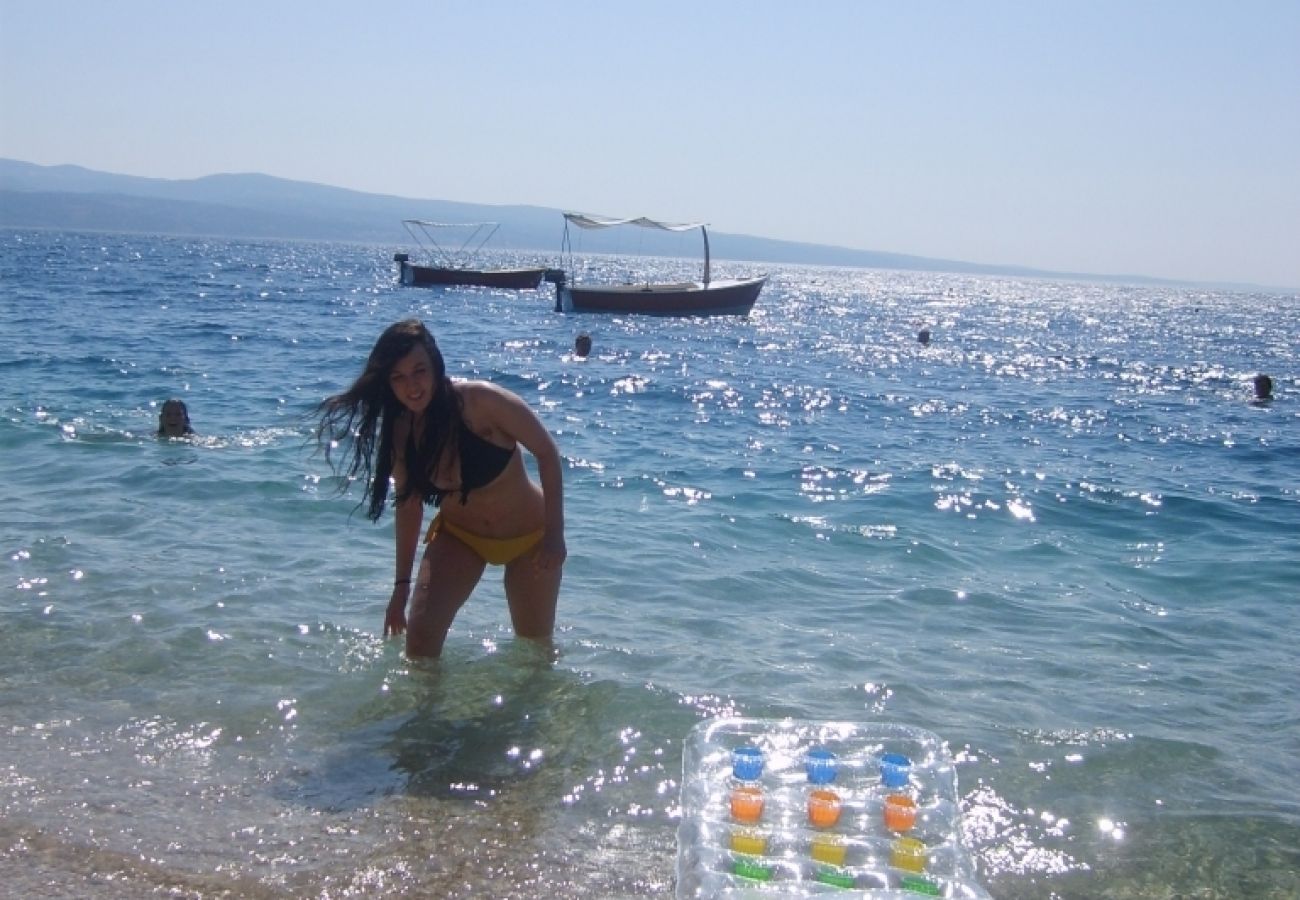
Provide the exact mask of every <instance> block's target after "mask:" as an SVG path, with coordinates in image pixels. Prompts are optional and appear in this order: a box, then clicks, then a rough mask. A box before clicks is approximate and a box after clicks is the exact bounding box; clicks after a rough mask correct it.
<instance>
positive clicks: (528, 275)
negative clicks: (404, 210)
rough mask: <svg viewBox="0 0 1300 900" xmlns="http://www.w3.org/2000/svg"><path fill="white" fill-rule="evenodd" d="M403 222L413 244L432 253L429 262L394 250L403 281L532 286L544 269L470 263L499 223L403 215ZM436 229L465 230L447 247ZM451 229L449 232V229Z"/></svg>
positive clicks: (427, 284) (423, 284)
mask: <svg viewBox="0 0 1300 900" xmlns="http://www.w3.org/2000/svg"><path fill="white" fill-rule="evenodd" d="M402 225H403V226H404V227H405V228H406V231H407V233H408V234H410V235H411V237H412V238H414V240H415V242H416V244H418V245H419V246H420V248H421V249H422V250H423V251H425V252H426V253H428V254H429V255H430V256H431V258H432V259H431V262H432V263H433V264H432V265H419V264H417V263H413V262H411V257H410V254H407V253H395V254H393V262H395V263H397V265H398V273H399V276H400V278H401V282H402V284H405V285H411V286H417V287H433V286H436V285H470V286H477V287H496V288H510V289H512V290H535V289H536V288H537V287H538V286H540V285H541V283H542V276H543V275H544V274H545V273H546V269H545V268H544V267H540V266H538V267H531V266H529V267H519V268H498V269H484V268H480V267H478V266H475V265H474V264H473V263H474V261H475V260H476V259H477V258H478V255H479V253H480V252H481V251H482V249H483V245H484V244H486V243H487V242H488V240H489V239H490V238H491V237H492V235H493V234H495V233H496V230H497V229H498V228H499V227H500V225H499V224H498V223H496V222H472V223H467V224H452V223H448V222H426V221H424V220H423V219H403V220H402ZM435 229H459V230H460V232H461V233H464V234H467V235H468V236H467V237H465V238H464V241H463V242H462V243H461V245H460V247H458V248H456V249H454V250H453V249H448V248H445V247H443V245H442V244H441V243H440V242H439V241H438V239H437V237H435ZM449 233H451V232H449Z"/></svg>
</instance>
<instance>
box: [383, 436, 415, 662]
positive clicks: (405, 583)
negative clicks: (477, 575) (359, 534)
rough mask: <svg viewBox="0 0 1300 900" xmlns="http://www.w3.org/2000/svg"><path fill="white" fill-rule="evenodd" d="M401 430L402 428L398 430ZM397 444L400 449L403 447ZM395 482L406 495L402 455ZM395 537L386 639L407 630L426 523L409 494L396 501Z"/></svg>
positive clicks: (386, 611) (396, 464)
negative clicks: (414, 567) (418, 551)
mask: <svg viewBox="0 0 1300 900" xmlns="http://www.w3.org/2000/svg"><path fill="white" fill-rule="evenodd" d="M399 430H400V429H399ZM403 443H404V442H402V443H398V446H399V447H400V446H403ZM393 481H394V482H395V483H396V485H395V486H396V488H397V496H398V497H401V496H402V495H403V494H405V493H406V464H405V461H404V460H403V459H402V457H401V454H400V453H399V454H398V456H397V459H395V460H394V461H393ZM396 513H397V526H396V527H395V528H394V534H395V544H396V547H395V557H396V560H395V561H396V566H395V567H394V574H393V594H392V596H391V597H389V598H388V609H387V610H385V612H384V637H388V636H389V635H394V634H401V633H402V632H404V631H406V601H407V599H408V598H409V597H410V594H411V582H412V579H413V577H414V576H413V575H412V574H411V566H412V565H413V564H414V563H415V548H416V544H417V543H418V542H419V540H420V526H421V525H422V524H423V523H424V500H423V498H421V497H419V496H417V495H415V494H409V495H407V496H406V497H405V499H402V500H399V501H398V502H397V510H396Z"/></svg>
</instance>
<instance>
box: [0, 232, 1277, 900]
mask: <svg viewBox="0 0 1300 900" xmlns="http://www.w3.org/2000/svg"><path fill="white" fill-rule="evenodd" d="M393 249H394V248H376V247H357V246H343V245H338V246H327V245H321V244H301V243H277V242H260V243H259V242H241V241H227V240H200V239H179V238H163V237H147V236H128V235H112V234H78V233H59V232H31V231H5V232H0V334H3V343H2V344H0V483H2V484H3V498H4V503H3V510H2V511H0V543H2V546H3V552H4V567H5V576H6V578H5V582H4V585H3V591H2V592H0V598H2V599H0V616H2V617H3V618H2V620H0V621H2V622H3V624H2V625H0V813H2V815H0V879H2V880H3V883H4V884H5V885H6V888H5V890H6V891H8V892H10V893H13V894H14V895H15V896H36V895H43V896H66V897H85V896H95V897H122V898H127V897H139V896H145V895H149V896H177V897H209V896H227V897H230V896H238V897H289V896H292V897H348V896H366V897H384V896H430V897H480V896H499V897H507V896H509V897H561V896H564V897H567V896H582V897H619V896H661V897H664V896H671V895H672V894H673V893H674V891H675V889H676V885H675V883H674V880H675V874H674V872H675V866H674V863H675V859H676V851H677V847H676V834H677V827H678V825H679V823H680V822H681V816H682V806H681V803H682V799H681V787H682V783H683V770H682V763H683V745H684V741H685V739H686V736H687V735H688V733H690V731H691V729H692V728H693V727H695V726H696V725H697V724H699V723H701V722H703V721H705V720H706V719H710V718H713V717H719V716H747V717H759V718H766V719H778V720H779V719H782V718H784V717H792V718H794V719H798V720H811V721H839V722H849V723H862V724H863V725H867V726H870V725H873V724H874V723H898V724H901V725H904V726H907V727H916V728H923V729H926V730H928V731H930V732H932V733H934V734H936V735H938V736H939V737H940V738H941V739H942V740H944V741H945V742H946V743H947V746H948V748H949V751H950V752H951V754H952V758H953V760H954V762H955V776H956V783H957V791H958V803H959V806H960V822H961V825H960V827H961V829H962V837H963V841H964V845H965V848H966V850H967V851H968V852H969V855H970V857H971V859H972V860H973V862H974V864H975V866H976V872H977V876H978V879H979V882H980V884H981V885H982V887H983V888H984V889H986V890H987V891H988V892H989V893H990V894H991V895H992V896H995V897H1000V898H1001V897H1005V898H1018V897H1026V898H1028V897H1049V896H1056V897H1169V896H1175V895H1184V896H1191V895H1194V896H1198V897H1273V896H1288V895H1289V896H1296V895H1297V894H1298V893H1300V875H1297V872H1298V871H1300V851H1297V848H1298V847H1300V762H1298V760H1300V701H1297V699H1296V696H1297V694H1296V687H1297V684H1298V683H1300V682H1298V681H1297V671H1298V670H1297V663H1296V653H1295V640H1296V635H1297V634H1300V613H1298V612H1297V609H1298V606H1297V597H1298V596H1300V493H1298V492H1300V477H1298V475H1297V473H1298V472H1300V375H1298V373H1300V337H1298V336H1297V333H1296V330H1295V328H1294V323H1295V322H1296V321H1297V317H1298V316H1300V298H1297V296H1295V295H1285V294H1283V295H1279V294H1267V293H1248V292H1226V291H1217V290H1208V289H1199V288H1181V287H1171V286H1152V285H1140V286H1124V285H1111V284H1100V283H1081V282H1068V281H1053V280H1027V279H1013V278H993V277H970V276H956V275H943V274H925V273H903V272H890V271H875V270H856V269H831V268H801V267H793V266H757V265H744V264H737V263H729V262H717V261H715V270H716V274H718V275H719V276H720V277H721V276H724V275H746V274H751V273H757V272H759V271H769V272H770V273H771V280H770V282H769V283H768V285H767V287H766V288H765V289H764V291H763V294H762V296H761V297H760V299H759V301H758V305H757V307H756V308H755V310H754V312H753V313H752V314H751V315H750V316H748V317H746V318H730V317H728V318H717V319H658V318H646V317H627V318H617V317H606V316H572V315H563V314H557V313H555V312H553V298H552V296H551V294H550V292H549V291H548V290H541V291H525V292H517V293H511V292H504V291H493V290H484V289H454V288H452V289H419V288H402V287H400V286H398V285H397V284H396V278H395V273H394V269H393V264H392V262H391V253H392V250H393ZM503 261H507V262H508V261H513V260H512V259H504V260H503ZM543 261H546V260H543ZM588 265H589V267H590V268H592V269H595V270H600V271H601V272H603V274H605V275H606V276H607V277H609V278H611V279H615V280H623V279H630V278H634V279H638V280H644V279H646V278H653V277H659V276H664V277H668V278H674V279H676V278H680V277H683V276H686V277H689V276H690V275H691V274H693V268H692V267H693V266H694V265H695V264H694V263H693V262H692V261H678V260H664V259H635V258H633V259H618V258H600V259H595V260H592V261H589V263H588ZM409 316H418V317H420V318H421V319H423V320H424V321H425V322H426V323H427V324H428V325H429V327H430V328H431V329H432V330H433V331H434V333H435V334H436V335H437V338H438V341H439V344H440V346H441V347H442V348H443V352H444V353H445V355H446V358H447V363H448V368H449V370H450V372H451V374H452V375H453V376H456V377H461V378H484V379H488V380H491V381H493V382H495V383H497V384H500V385H502V386H504V387H506V388H509V389H510V390H512V391H515V392H516V393H518V394H519V395H520V396H522V397H523V398H524V399H525V400H527V401H528V403H529V404H531V405H532V406H533V408H534V409H536V410H537V413H538V415H539V416H540V417H541V419H542V421H543V422H544V423H545V425H546V427H547V428H548V429H549V430H550V432H551V433H552V434H553V435H554V437H555V440H556V441H557V443H558V445H559V447H560V450H561V453H562V454H563V458H564V460H565V510H566V539H567V542H568V547H569V559H568V563H567V565H566V567H565V579H564V586H563V590H562V593H561V598H560V605H559V616H558V624H557V632H556V636H555V645H554V648H553V650H552V651H548V650H547V649H545V648H540V647H538V646H536V645H534V644H531V643H529V642H526V641H517V640H515V639H514V638H513V637H512V634H511V631H510V628H509V618H508V615H507V612H506V606H505V600H504V595H503V592H502V587H501V579H500V572H499V570H491V571H489V573H488V575H487V576H486V577H485V578H484V580H483V582H482V584H481V585H480V586H479V588H478V589H477V590H476V591H475V593H474V595H473V597H472V598H471V600H470V602H469V603H468V604H467V605H466V607H465V608H464V609H463V611H462V612H461V614H460V615H459V617H458V618H457V619H456V622H455V625H454V627H453V629H452V631H451V634H450V636H449V638H448V642H447V646H446V650H445V653H444V655H443V657H442V658H441V659H440V660H438V661H436V662H430V661H411V660H407V659H406V658H405V657H404V656H403V653H402V646H401V642H400V641H392V640H389V641H385V640H384V639H383V638H382V636H381V631H382V623H383V610H384V605H385V602H386V600H387V597H388V593H389V590H390V582H391V578H392V553H393V548H392V517H391V515H389V516H385V518H384V519H383V520H382V521H381V522H380V523H379V524H378V525H374V524H371V523H370V522H369V521H368V520H367V519H366V518H365V516H364V513H363V511H362V510H360V509H358V508H357V503H358V502H359V501H360V499H361V494H360V491H359V490H358V489H357V487H354V488H353V490H352V491H351V493H349V494H346V495H342V496H340V494H339V491H338V489H339V487H340V485H341V481H340V479H339V478H338V477H336V476H335V475H334V474H333V473H332V472H331V471H330V469H329V467H328V466H327V465H326V463H325V461H324V460H323V459H322V458H321V456H320V455H319V454H318V453H316V452H315V444H314V438H313V430H312V429H313V419H312V416H311V413H312V410H313V407H314V406H315V404H317V403H318V402H319V401H320V400H321V399H322V398H323V397H325V396H326V395H328V394H330V393H332V392H336V391H338V390H340V389H341V388H343V387H344V386H346V384H348V383H349V381H350V380H351V379H352V378H353V377H355V375H356V374H357V373H358V372H359V370H360V367H361V365H362V363H363V361H364V358H365V356H366V354H367V352H368V351H369V349H370V347H371V345H372V343H373V342H374V340H375V338H376V337H377V336H378V334H379V333H380V332H381V331H382V330H383V329H384V328H385V327H386V326H387V325H388V324H390V323H392V322H394V321H396V320H398V319H402V318H405V317H409ZM922 328H928V329H929V330H930V332H931V335H932V339H931V341H930V343H929V344H928V345H923V344H921V343H920V342H919V341H918V340H917V336H918V333H919V331H920V329H922ZM581 330H586V331H589V332H590V333H591V334H592V336H593V338H594V350H593V351H592V353H591V356H590V357H588V358H586V359H576V358H574V356H573V354H572V352H571V348H572V346H573V340H574V337H575V335H576V334H577V333H578V332H579V331H581ZM1261 371H1263V372H1268V373H1270V374H1271V375H1272V376H1273V377H1274V380H1275V383H1276V386H1277V391H1276V393H1277V397H1276V399H1275V400H1274V401H1273V402H1272V403H1268V404H1261V405H1256V404H1252V403H1251V402H1250V398H1251V389H1250V380H1251V378H1252V377H1253V376H1254V375H1255V374H1256V373H1257V372H1261ZM171 396H176V397H180V398H182V399H184V400H185V401H186V403H187V404H188V405H189V408H190V412H191V416H192V419H193V423H194V427H195V429H196V431H197V435H196V436H195V437H194V438H193V439H190V440H159V439H158V438H157V437H156V436H155V429H156V426H157V418H158V411H159V406H160V405H161V403H162V401H163V400H165V399H166V398H168V397H171Z"/></svg>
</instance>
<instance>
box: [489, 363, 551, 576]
mask: <svg viewBox="0 0 1300 900" xmlns="http://www.w3.org/2000/svg"><path fill="white" fill-rule="evenodd" d="M486 387H487V389H488V390H489V392H490V396H491V398H492V399H491V401H490V403H491V408H492V419H493V420H494V423H493V424H494V425H496V426H497V427H498V428H500V429H501V430H502V431H504V432H505V433H506V434H508V435H510V436H511V437H512V438H514V439H515V440H516V441H518V442H519V443H521V444H523V445H524V448H525V449H526V450H527V451H528V452H529V453H531V454H532V455H533V458H534V459H536V460H537V475H538V477H539V478H540V479H541V482H542V500H543V502H544V503H545V506H546V536H545V537H544V538H542V543H541V545H540V546H539V548H538V552H537V563H538V565H539V566H540V567H541V568H543V569H550V568H558V567H560V566H562V565H564V560H565V558H566V557H567V555H568V549H567V548H566V547H565V544H564V467H563V464H562V463H561V460H560V448H559V447H557V446H556V445H555V439H554V438H552V437H551V433H550V432H549V431H547V430H546V426H545V425H543V424H542V420H541V419H539V418H538V417H537V414H536V413H535V412H533V410H532V407H530V406H529V405H528V404H527V403H525V402H524V401H523V399H522V398H521V397H519V396H518V395H517V394H514V393H511V392H510V391H507V390H506V389H505V388H501V387H497V386H496V385H493V384H490V383H489V384H486Z"/></svg>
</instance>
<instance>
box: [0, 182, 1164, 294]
mask: <svg viewBox="0 0 1300 900" xmlns="http://www.w3.org/2000/svg"><path fill="white" fill-rule="evenodd" d="M560 213H561V210H558V209H547V208H544V207H536V206H490V205H482V204H473V203H457V202H452V201H447V200H429V199H413V198H405V197H394V196H389V195H384V194H366V193H362V192H359V191H351V190H347V189H345V188H338V187H331V186H328V185H320V184H312V183H309V182H303V181H292V180H289V179H284V178H275V177H272V176H269V175H258V174H243V175H208V176H205V177H203V178H194V179H184V180H169V179H162V178H141V177H138V176H133V175H115V174H111V173H107V172H97V171H93V170H91V169H85V168H82V167H80V166H71V165H63V166H39V165H35V164H33V163H27V162H21V161H18V160H10V159H0V227H3V228H56V229H68V230H86V231H124V232H140V233H149V234H175V235H195V236H199V235H202V236H214V237H242V238H259V239H264V238H280V239H288V240H325V241H345V242H356V243H366V244H381V245H387V246H393V247H395V248H409V246H410V243H411V241H410V238H409V236H408V235H407V234H406V232H405V230H404V229H403V228H402V226H401V220H402V219H410V218H420V219H430V220H434V221H448V222H473V221H493V222H500V223H501V228H500V230H499V231H498V232H497V235H496V236H495V237H494V238H493V241H492V246H493V247H494V248H497V249H503V250H535V251H540V252H544V253H556V252H557V251H558V249H559V245H560V235H561V231H562V228H563V223H562V219H561V217H560ZM709 238H710V244H711V247H712V251H713V256H714V258H715V259H718V260H747V261H753V262H769V263H786V264H796V265H829V266H857V267H863V268H882V269H907V270H918V271H936V272H955V273H967V274H996V275H1028V276H1051V277H1067V276H1068V277H1073V278H1095V277H1103V276H1088V275H1080V274H1077V273H1061V272H1044V271H1041V270H1036V269H1030V268H1025V267H1017V266H994V265H982V264H979V263H969V262H963V261H959V260H947V259H931V258H927V257H920V256H908V255H903V254H896V253H881V252H877V251H871V250H854V249H851V248H846V247H835V246H827V245H822V244H807V243H799V242H795V241H780V240H773V239H770V238H761V237H751V236H748V235H741V234H727V233H725V232H713V231H710V232H709ZM635 246H636V252H640V253H645V254H654V255H670V256H675V255H681V250H680V246H681V244H680V242H679V241H677V240H675V238H674V237H673V236H671V235H660V234H656V233H648V234H647V235H646V236H644V237H638V239H637V243H636V245H635ZM623 252H631V251H627V250H624V251H623ZM1124 280H1127V281H1151V280H1152V279H1145V278H1140V277H1126V278H1125V279H1124Z"/></svg>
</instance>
